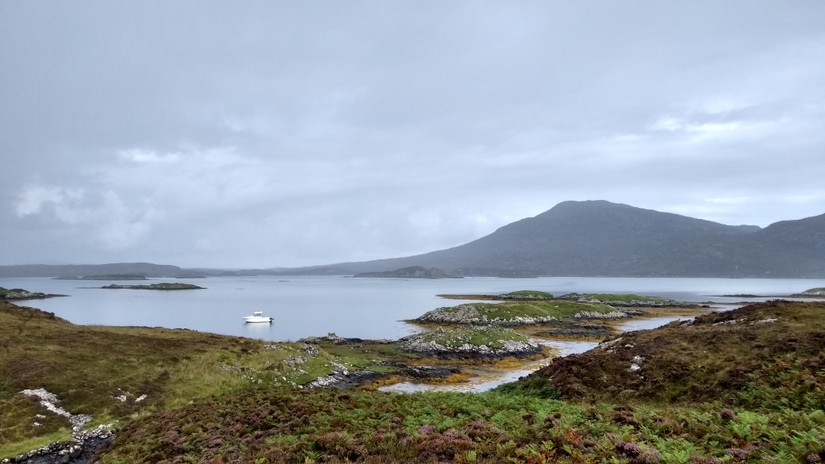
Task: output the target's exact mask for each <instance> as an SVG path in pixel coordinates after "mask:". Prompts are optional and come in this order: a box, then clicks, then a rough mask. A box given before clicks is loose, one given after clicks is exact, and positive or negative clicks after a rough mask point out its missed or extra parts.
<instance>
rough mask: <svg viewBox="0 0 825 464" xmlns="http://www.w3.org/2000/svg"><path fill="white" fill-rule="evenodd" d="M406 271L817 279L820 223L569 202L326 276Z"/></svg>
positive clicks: (823, 228)
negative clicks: (739, 221)
mask: <svg viewBox="0 0 825 464" xmlns="http://www.w3.org/2000/svg"><path fill="white" fill-rule="evenodd" d="M407 266H424V267H435V268H439V269H443V270H445V271H448V272H451V273H457V274H462V275H467V276H505V277H506V276H510V277H518V276H539V275H543V276H639V277H823V276H825V214H823V215H820V216H816V217H811V218H806V219H800V220H794V221H782V222H778V223H775V224H772V225H770V226H768V227H766V228H764V229H763V228H760V227H757V226H729V225H724V224H719V223H716V222H712V221H706V220H702V219H695V218H691V217H686V216H681V215H677V214H671V213H662V212H659V211H654V210H648V209H642V208H636V207H633V206H628V205H623V204H617V203H611V202H607V201H581V202H576V201H568V202H564V203H560V204H558V205H556V206H555V207H553V208H552V209H550V210H548V211H546V212H544V213H542V214H540V215H538V216H535V217H532V218H527V219H522V220H520V221H517V222H514V223H512V224H508V225H506V226H504V227H502V228H500V229H498V230H497V231H495V232H493V233H492V234H490V235H487V236H485V237H482V238H480V239H478V240H475V241H472V242H470V243H467V244H464V245H461V246H457V247H454V248H450V249H446V250H441V251H435V252H431V253H426V254H422V255H417V256H410V257H405V258H396V259H386V260H377V261H369V262H362V263H342V264H336V265H333V266H330V267H334V268H335V269H338V270H346V271H347V272H352V273H358V272H380V271H389V270H393V269H398V268H402V267H407ZM328 268H329V267H326V266H321V267H317V268H311V269H304V271H308V272H316V271H317V272H324V270H325V269H328Z"/></svg>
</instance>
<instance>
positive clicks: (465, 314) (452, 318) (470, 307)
mask: <svg viewBox="0 0 825 464" xmlns="http://www.w3.org/2000/svg"><path fill="white" fill-rule="evenodd" d="M557 320H558V318H556V317H553V316H516V317H513V318H510V319H506V320H504V319H499V318H495V317H489V315H488V314H486V312H485V311H481V310H479V308H478V306H477V305H475V304H472V303H467V304H461V305H458V306H453V307H448V308H438V309H434V310H432V311H428V312H426V313H424V314H423V315H422V316H421V317H419V318H418V319H415V322H419V323H423V324H495V325H502V326H520V325H531V324H546V323H549V322H554V321H557Z"/></svg>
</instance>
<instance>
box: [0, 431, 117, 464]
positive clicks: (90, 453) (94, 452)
mask: <svg viewBox="0 0 825 464" xmlns="http://www.w3.org/2000/svg"><path fill="white" fill-rule="evenodd" d="M114 438H115V434H114V433H113V432H112V431H111V430H109V428H107V427H105V426H101V427H96V428H94V429H91V430H87V431H84V432H79V433H76V434H73V435H72V441H68V442H56V443H51V444H48V445H46V446H44V447H42V448H38V449H36V450H32V451H29V452H28V453H25V454H21V455H19V456H17V457H13V458H6V459H3V460H2V461H0V463H2V464H93V463H95V462H97V457H98V456H99V455H100V452H101V451H103V450H104V449H106V448H107V447H108V446H109V444H111V443H112V441H113V440H114Z"/></svg>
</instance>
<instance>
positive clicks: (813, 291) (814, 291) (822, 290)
mask: <svg viewBox="0 0 825 464" xmlns="http://www.w3.org/2000/svg"><path fill="white" fill-rule="evenodd" d="M802 295H825V287H816V288H809V289H807V290H805V291H804V292H802Z"/></svg>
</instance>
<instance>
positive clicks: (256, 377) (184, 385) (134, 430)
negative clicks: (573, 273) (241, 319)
mask: <svg viewBox="0 0 825 464" xmlns="http://www.w3.org/2000/svg"><path fill="white" fill-rule="evenodd" d="M823 315H825V303H798V302H768V303H761V304H757V305H752V306H749V307H746V308H742V309H739V310H734V311H730V312H726V313H718V314H707V315H703V316H700V317H699V318H697V320H696V321H695V322H694V323H691V324H682V323H674V324H670V325H668V326H666V327H663V328H660V329H656V330H653V331H642V332H633V333H628V334H623V335H621V336H619V337H617V338H614V339H613V340H611V341H608V343H604V344H602V346H601V347H600V348H599V349H596V350H592V351H590V352H588V353H584V354H580V355H572V356H568V357H565V358H560V359H557V360H554V361H553V362H552V363H551V364H550V365H549V366H547V367H545V368H543V369H541V370H539V371H538V372H536V373H535V374H533V375H530V376H528V377H526V378H524V379H522V380H520V381H518V382H515V383H512V384H508V385H506V386H504V387H500V388H499V389H497V390H496V391H492V392H488V393H484V394H458V393H426V394H393V393H384V392H377V391H361V390H354V391H341V390H336V389H311V390H310V389H306V388H304V389H301V388H298V387H295V386H293V385H294V384H297V383H301V382H302V381H303V380H306V379H310V378H314V377H317V376H319V375H324V374H325V373H328V372H330V371H332V370H334V369H335V368H336V367H335V366H336V365H345V367H347V368H349V369H356V368H376V369H378V368H382V367H383V368H384V369H387V372H389V371H390V370H391V369H392V366H391V365H389V364H388V363H387V360H389V359H396V360H398V359H402V358H401V357H403V356H407V360H408V361H414V360H415V357H413V356H412V355H410V354H403V353H401V354H399V352H398V351H397V346H395V345H394V344H393V343H386V342H375V341H364V340H354V339H339V338H335V337H330V338H325V339H319V340H316V341H315V342H314V343H300V342H299V343H276V344H272V343H264V342H258V341H253V340H247V339H242V338H236V337H224V336H218V335H210V334H202V333H197V332H192V331H188V330H164V329H144V328H106V327H81V326H74V325H72V324H69V323H68V322H66V321H62V320H60V319H58V318H55V317H54V316H53V315H49V314H48V313H43V312H41V311H37V310H34V309H27V308H19V307H16V306H13V305H10V304H5V303H2V304H0V343H2V345H0V373H1V374H2V377H0V378H2V384H0V410H2V411H3V414H2V415H0V421H2V423H0V457H3V456H8V455H10V454H13V453H14V450H18V449H19V448H20V447H21V446H29V447H31V446H32V445H35V444H37V443H39V442H41V441H44V440H51V439H54V438H56V437H60V436H61V434H66V430H67V424H66V421H65V419H63V418H60V417H58V416H48V417H45V418H43V419H40V418H39V417H38V416H37V414H41V415H44V414H43V410H42V408H41V407H40V406H39V405H38V403H37V401H36V400H34V399H32V398H29V397H25V396H23V395H20V394H18V392H19V391H20V390H22V389H24V388H37V387H43V388H46V389H47V390H49V391H50V392H53V393H55V394H56V395H57V396H58V398H59V399H60V401H61V406H62V407H64V408H65V409H67V410H68V411H71V412H72V413H75V414H77V413H90V414H92V415H93V416H94V419H95V421H96V422H102V421H109V420H113V419H119V420H120V422H119V425H118V427H119V430H118V434H117V438H116V440H115V442H114V444H113V446H112V448H111V449H109V450H107V451H106V452H105V454H104V455H103V456H102V457H101V460H102V462H104V463H118V464H121V463H124V464H125V463H140V462H223V463H228V462H244V463H246V462H259V463H269V462H273V463H277V462H485V463H493V462H496V463H498V462H527V463H542V462H563V463H601V462H615V463H634V464H635V463H674V464H675V463H693V464H704V463H763V462H779V463H798V462H811V463H815V462H821V461H822V460H823V459H825V413H823V408H825V388H823V387H822V385H825V318H823V317H822V316H823ZM508 333H509V332H508ZM398 356H401V357H398ZM142 395H147V396H146V399H145V400H143V401H140V402H138V401H137V398H139V397H140V396H142ZM35 421H37V422H38V423H41V425H39V426H34V425H33V422H35Z"/></svg>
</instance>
